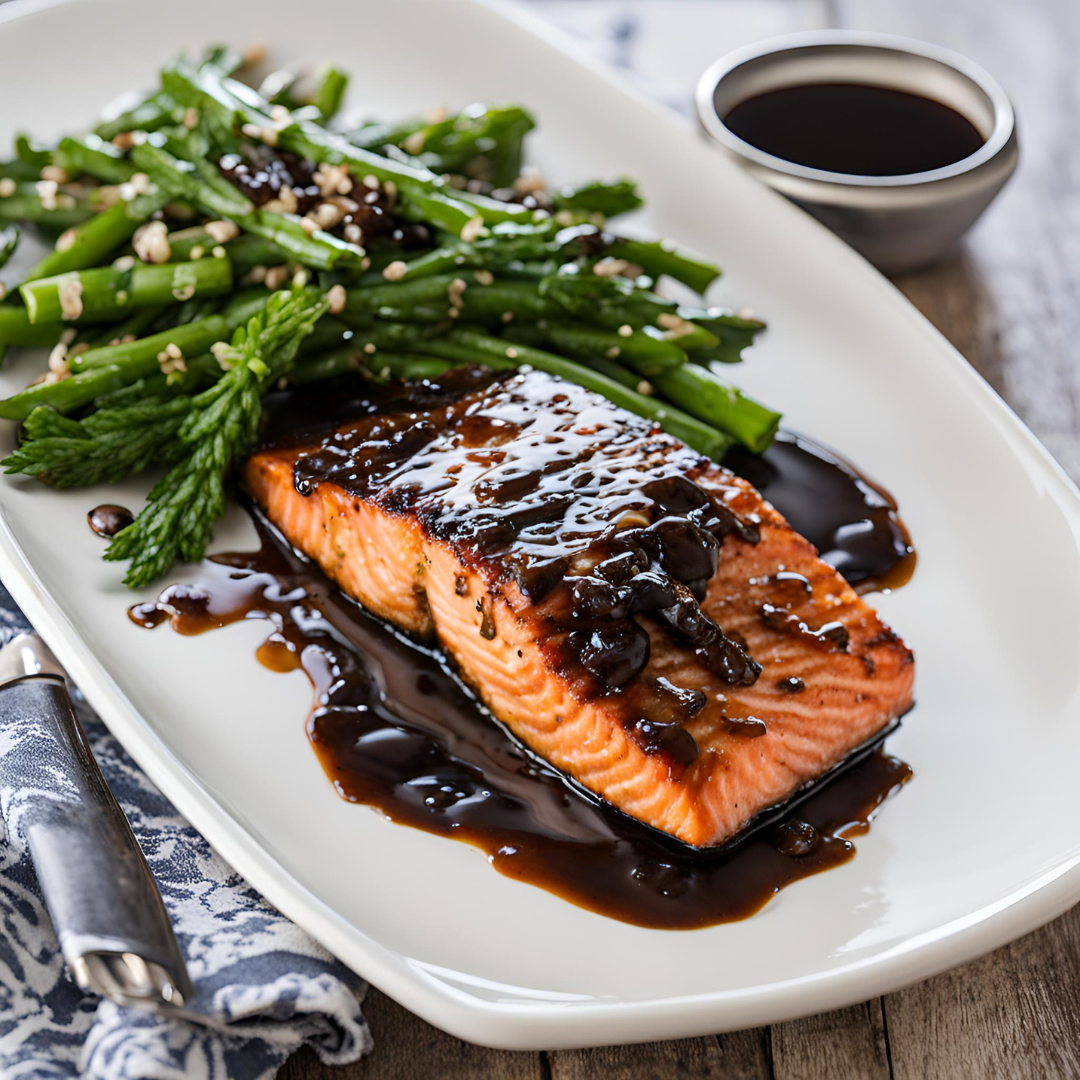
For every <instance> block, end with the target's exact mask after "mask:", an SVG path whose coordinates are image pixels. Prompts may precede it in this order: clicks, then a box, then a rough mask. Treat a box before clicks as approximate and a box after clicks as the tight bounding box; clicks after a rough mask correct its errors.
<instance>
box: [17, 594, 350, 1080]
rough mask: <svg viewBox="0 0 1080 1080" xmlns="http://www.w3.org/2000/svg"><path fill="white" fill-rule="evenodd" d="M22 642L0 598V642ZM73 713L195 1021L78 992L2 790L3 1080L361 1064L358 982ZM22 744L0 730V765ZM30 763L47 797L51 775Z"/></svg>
mask: <svg viewBox="0 0 1080 1080" xmlns="http://www.w3.org/2000/svg"><path fill="white" fill-rule="evenodd" d="M27 629H29V627H28V625H27V623H26V621H25V619H24V617H23V615H22V612H20V611H19V609H18V608H17V607H16V606H15V603H14V602H13V601H12V599H11V597H10V596H9V595H8V594H7V592H6V590H4V589H3V587H2V586H0V643H3V642H6V641H7V640H9V639H10V638H11V637H12V636H13V635H14V634H16V633H19V632H21V631H23V630H27ZM76 707H77V708H78V710H79V716H80V720H81V722H82V725H83V730H84V731H85V733H86V737H87V739H88V740H89V742H90V745H91V747H92V748H93V751H94V755H95V757H96V758H97V760H98V764H99V765H100V766H101V771H102V772H103V773H104V774H105V779H106V780H107V781H108V783H109V786H110V787H111V788H112V790H113V793H114V794H115V795H116V797H117V799H119V801H120V805H121V806H122V807H123V808H124V812H125V813H126V814H127V817H128V820H129V821H130V822H131V827H132V828H133V829H134V831H135V835H136V836H137V837H138V839H139V843H140V845H141V846H142V849H143V852H144V853H145V855H146V858H147V860H148V862H149V863H150V869H151V870H152V871H153V873H154V877H155V878H156V879H157V882H158V886H159V888H160V889H161V894H162V897H163V898H164V900H165V906H166V907H167V908H168V910H169V915H170V916H171V917H172V922H173V928H174V929H175V931H176V937H177V940H178V941H179V943H180V948H181V951H182V952H183V953H184V955H185V956H186V958H187V962H188V970H189V972H190V974H191V977H192V980H193V982H194V984H195V989H196V996H195V998H194V1000H192V1001H191V1002H189V1003H188V1005H189V1006H190V1010H191V1011H192V1012H193V1013H198V1014H200V1016H201V1017H203V1018H205V1019H203V1020H202V1021H201V1022H196V1021H188V1020H177V1019H164V1018H162V1017H159V1016H157V1015H156V1014H153V1013H145V1012H138V1011H135V1010H132V1009H124V1008H120V1007H119V1006H116V1005H113V1004H112V1003H111V1002H107V1001H102V1000H101V999H99V998H96V997H92V996H87V995H84V994H83V993H82V992H81V991H80V990H79V989H78V987H77V986H76V985H75V983H74V982H73V981H72V980H71V977H70V976H69V975H68V973H67V970H66V969H65V967H64V962H63V959H62V958H61V956H60V949H59V946H58V945H57V941H56V936H55V934H54V933H53V929H52V925H51V924H50V922H49V917H48V915H47V913H46V911H45V906H44V904H43V903H42V899H41V893H40V892H39V890H38V883H37V878H36V876H35V874H34V867H33V864H32V863H31V861H30V856H29V854H28V853H27V850H26V845H25V843H24V841H23V837H22V836H21V835H20V828H19V817H20V814H19V810H20V790H22V788H19V789H10V788H0V1076H2V1077H4V1078H5V1080H67V1078H70V1077H88V1078H93V1080H180V1078H187V1077H192V1076H197V1077H200V1078H202V1080H262V1078H269V1077H272V1076H273V1075H274V1073H275V1072H276V1071H277V1069H278V1068H279V1067H280V1066H281V1065H282V1063H283V1062H284V1061H285V1059H286V1058H287V1057H288V1056H289V1055H290V1054H291V1053H292V1052H293V1051H294V1050H298V1049H299V1048H300V1047H301V1046H303V1045H305V1044H306V1045H308V1046H311V1047H312V1048H313V1049H314V1050H315V1052H316V1053H317V1054H318V1055H319V1057H320V1058H322V1060H323V1061H324V1062H327V1063H328V1064H336V1063H342V1064H343V1063H346V1062H350V1061H355V1060H357V1059H358V1058H360V1057H361V1056H362V1055H363V1054H365V1053H367V1051H368V1050H369V1049H370V1048H371V1035H370V1033H369V1032H368V1028H367V1025H366V1023H365V1022H364V1017H363V1014H362V1013H361V1011H360V1002H361V1000H362V998H363V995H364V991H365V990H366V985H365V984H364V982H363V981H362V980H361V979H360V978H359V977H357V976H356V975H354V974H353V973H352V972H350V971H348V970H347V969H346V968H345V967H344V966H343V965H341V964H340V963H338V962H337V961H336V960H334V959H333V957H331V956H330V955H329V953H327V952H326V951H325V950H324V949H323V948H322V947H321V946H320V945H318V944H317V943H316V942H315V941H313V940H312V939H311V938H310V937H309V936H308V935H307V934H305V933H304V932H303V931H302V930H300V929H299V928H298V927H297V926H295V925H293V924H292V923H291V922H289V920H288V919H286V918H285V917H284V916H283V915H281V914H280V913H279V912H277V911H275V910H274V909H273V908H272V907H271V906H270V905H269V904H268V903H267V902H266V901H265V900H264V899H263V898H262V897H261V896H260V895H259V894H258V893H257V892H255V890H254V889H252V888H251V887H250V886H249V885H248V884H247V883H246V882H245V881H244V880H243V879H242V878H240V877H239V876H238V875H237V874H236V873H235V872H234V871H233V870H232V869H231V868H230V867H229V866H227V865H226V864H225V863H224V862H223V861H222V860H221V859H220V858H219V857H218V856H217V855H216V854H214V852H213V851H211V849H210V846H209V845H208V844H207V842H206V841H205V840H204V839H203V838H202V837H201V836H200V835H199V834H198V833H197V832H196V831H195V830H194V829H193V828H192V827H191V826H190V825H189V824H188V823H187V822H186V821H185V820H184V819H183V818H182V817H181V816H180V815H179V814H178V813H177V812H176V810H175V809H174V808H173V806H172V805H171V804H170V803H169V802H168V801H167V800H166V799H165V798H164V796H162V795H161V793H160V792H159V791H157V789H156V788H155V787H154V786H153V785H152V784H151V783H150V781H149V780H148V779H147V778H146V776H145V775H144V774H143V773H142V772H141V770H140V769H139V768H138V766H136V765H135V763H134V762H133V761H132V760H131V759H130V758H129V757H128V756H127V754H125V753H124V751H123V749H122V748H121V747H120V745H119V744H118V743H117V742H116V740H115V739H114V738H113V737H112V736H111V735H110V734H109V733H108V732H107V731H106V729H105V727H104V726H103V725H102V724H101V722H100V721H99V720H98V719H97V717H96V716H94V715H93V713H92V712H91V711H90V710H89V709H88V708H86V707H85V704H84V703H83V702H81V701H77V702H76ZM33 738H34V736H33V732H32V730H28V731H19V732H13V731H4V730H0V755H5V754H8V753H13V752H16V750H17V751H18V752H19V753H20V754H21V755H22V756H24V757H25V756H26V755H27V749H28V747H27V741H28V740H30V741H31V742H32V740H33ZM29 749H30V750H31V751H32V750H33V746H32V745H31V746H30V748H29ZM38 757H39V759H40V760H39V762H38V764H37V767H38V768H40V770H41V775H42V783H43V784H48V783H49V781H48V778H47V772H48V768H49V762H48V760H47V758H46V756H45V755H44V754H40V755H38ZM26 780H27V786H31V785H33V778H32V777H27V778H26Z"/></svg>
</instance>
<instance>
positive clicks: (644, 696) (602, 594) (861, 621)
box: [244, 368, 914, 847]
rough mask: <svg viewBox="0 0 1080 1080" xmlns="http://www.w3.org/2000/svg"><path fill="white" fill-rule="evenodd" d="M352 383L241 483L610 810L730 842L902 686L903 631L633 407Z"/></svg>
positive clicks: (486, 379) (513, 379)
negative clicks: (434, 648) (437, 648)
mask: <svg viewBox="0 0 1080 1080" xmlns="http://www.w3.org/2000/svg"><path fill="white" fill-rule="evenodd" d="M356 385H357V386H362V389H361V390H359V391H358V392H357V393H356V394H355V395H354V396H350V395H349V394H348V393H347V392H346V391H344V390H341V391H340V392H341V394H343V395H344V396H345V397H346V398H348V399H349V400H348V407H347V408H343V410H339V412H338V414H337V415H338V419H336V420H334V421H332V422H328V421H327V420H326V415H327V411H328V410H330V409H331V408H333V403H332V402H327V401H326V399H325V397H324V399H323V402H322V405H323V410H322V421H321V424H322V426H321V428H319V426H318V422H317V417H318V415H319V411H318V408H317V407H316V409H315V412H314V414H313V416H311V417H308V418H307V419H306V420H305V419H302V418H297V417H295V416H294V417H293V418H292V420H291V426H290V423H286V424H285V425H284V427H283V426H282V423H281V421H280V420H279V421H278V424H277V427H278V430H277V432H276V433H274V434H272V435H271V437H270V440H269V442H268V443H267V444H265V445H264V446H263V447H262V448H261V449H260V450H259V451H257V452H256V453H255V454H254V455H253V456H252V457H251V458H250V459H249V461H248V462H247V465H246V467H245V471H244V484H245V486H246V488H247V490H248V491H249V493H250V494H251V495H252V496H253V498H254V499H255V500H256V501H257V502H258V503H259V504H260V505H261V506H262V507H263V508H264V510H265V512H266V514H267V516H268V517H269V519H270V520H271V521H272V522H273V523H274V524H275V525H276V527H277V528H278V529H279V530H280V531H281V533H282V534H283V535H284V537H285V538H286V539H287V540H288V541H289V542H290V543H291V544H292V545H293V546H294V547H295V548H297V549H298V550H299V551H301V552H302V553H304V554H306V555H307V556H308V557H309V558H311V559H312V560H314V561H315V562H316V563H317V564H318V565H319V566H320V567H321V568H322V569H323V571H324V572H325V573H326V574H327V575H328V576H329V577H330V578H331V579H333V580H334V581H335V582H336V583H337V584H338V585H339V586H340V587H341V588H342V589H343V590H344V591H345V592H346V593H347V594H348V595H350V596H352V597H353V598H354V599H356V600H358V601H359V602H360V603H362V604H363V605H364V606H365V607H367V608H368V609H369V610H371V611H372V612H374V613H375V614H377V615H379V616H381V617H383V618H386V619H388V620H390V621H391V622H393V623H395V624H396V625H398V626H399V627H401V628H403V629H405V630H407V631H409V632H410V633H412V634H414V635H416V636H418V637H421V638H424V639H429V640H430V639H437V641H438V642H439V644H440V645H441V646H442V647H443V648H444V649H445V650H446V652H447V653H448V654H449V655H450V656H451V657H452V658H453V660H454V661H455V662H456V664H457V666H458V668H459V670H460V673H461V675H462V676H463V678H464V679H465V680H466V681H467V682H468V683H469V684H470V685H471V686H472V687H473V688H474V689H475V690H476V692H477V693H478V695H479V696H480V697H481V698H482V700H483V701H484V703H485V704H486V705H487V706H488V707H489V708H490V709H491V711H492V713H493V714H494V715H495V716H496V717H498V718H499V719H500V720H502V721H503V722H504V723H505V724H506V725H507V726H508V727H509V728H510V729H511V730H512V731H513V732H514V733H515V735H517V736H518V737H519V738H520V739H521V740H522V741H523V742H524V743H526V744H527V745H528V746H529V747H531V748H532V749H533V750H534V751H536V752H537V753H538V754H540V755H542V756H543V757H544V758H546V759H547V760H548V761H550V762H552V763H553V764H554V765H556V766H557V767H558V768H560V769H562V770H563V771H564V772H566V773H568V774H569V775H570V776H572V777H573V778H574V779H575V780H577V781H578V782H579V783H580V784H582V785H584V786H585V787H586V788H588V789H590V790H591V791H593V792H595V793H596V794H597V795H599V796H600V797H602V798H604V799H606V800H608V801H609V802H610V803H612V804H613V805H615V806H616V807H618V808H619V809H620V810H622V811H623V812H625V813H626V814H629V815H631V816H633V817H635V818H637V819H639V820H640V821H642V822H645V823H646V824H648V825H650V826H652V827H654V828H656V829H660V830H662V831H663V832H665V833H668V834H670V835H671V836H674V837H677V838H678V839H679V840H681V841H683V842H685V843H687V844H690V845H694V846H698V847H705V846H713V845H720V844H725V843H729V842H731V841H732V840H733V839H735V838H737V837H739V836H740V834H741V833H742V831H743V830H745V829H746V828H747V827H748V826H749V825H751V824H752V823H753V822H755V821H758V820H761V819H762V818H763V817H765V816H767V815H768V814H769V812H770V811H771V810H772V809H773V808H775V807H777V806H779V805H781V804H783V803H785V802H786V801H788V800H790V799H791V798H793V797H795V796H797V795H798V794H799V793H800V792H802V791H804V790H805V789H806V788H807V787H808V786H809V785H810V784H812V783H813V782H814V781H815V780H816V779H818V778H819V777H822V776H824V775H825V774H827V773H829V772H830V771H831V770H833V769H835V768H836V767H837V766H838V764H839V763H841V762H843V761H844V760H845V759H846V758H847V757H848V756H849V755H851V754H852V753H853V752H855V751H856V750H857V749H858V748H860V747H862V746H865V745H866V744H868V743H869V742H871V741H872V740H874V739H875V738H876V737H880V735H881V734H882V733H883V732H884V731H886V730H887V729H888V728H889V726H890V725H891V724H893V723H894V722H895V721H896V719H897V718H898V717H899V716H901V715H902V714H903V713H904V712H906V711H907V710H908V709H909V708H910V707H911V703H912V683H913V678H914V661H913V657H912V654H911V652H910V651H909V650H908V649H907V647H906V646H905V645H904V644H903V642H902V641H901V640H900V639H899V638H898V637H897V636H896V635H895V634H894V633H893V632H892V631H891V630H890V629H889V628H888V627H887V626H885V624H884V623H883V622H882V621H881V620H880V619H879V618H878V616H877V615H876V614H875V612H874V611H873V610H872V609H871V608H870V607H868V606H867V604H866V603H865V602H864V601H863V600H862V599H860V597H859V596H857V595H856V593H855V592H854V590H853V589H852V588H851V587H850V586H849V585H848V584H847V583H846V582H845V581H844V579H843V578H842V577H841V576H840V575H839V574H837V573H836V571H835V570H833V569H832V567H830V566H828V565H827V564H826V563H824V562H822V561H821V560H820V559H819V558H818V556H817V552H816V551H815V549H814V548H813V546H812V545H811V544H810V543H809V542H808V541H807V540H805V539H804V538H803V537H801V536H799V535H798V534H797V533H795V532H794V531H793V530H792V529H791V527H790V526H789V525H788V524H787V522H786V521H785V520H784V518H783V517H782V516H781V515H780V514H778V513H777V512H776V510H774V509H773V508H772V507H771V506H770V505H769V504H768V503H767V502H765V501H764V499H762V497H761V495H760V494H759V493H758V492H757V491H756V490H755V489H754V488H753V487H751V486H750V485H749V484H748V483H746V482H745V481H743V480H741V479H739V478H738V477H736V476H735V475H734V474H732V473H731V472H729V471H728V470H726V469H724V468H722V467H721V466H719V465H717V464H716V463H714V462H712V461H710V460H708V459H705V458H702V457H701V456H700V455H699V454H697V453H695V452H694V451H692V450H689V449H688V448H686V447H685V446H683V445H682V444H681V443H679V442H678V441H676V440H675V439H673V438H671V437H670V436H668V435H666V434H664V433H663V432H662V431H661V430H660V429H659V428H658V427H657V426H655V425H654V424H652V423H651V422H649V421H647V420H643V419H641V418H639V417H636V416H632V415H630V414H629V413H626V412H624V411H622V410H621V409H618V408H616V407H615V406H613V405H612V404H610V403H609V402H608V401H606V400H605V399H603V398H601V397H599V396H597V395H595V394H593V393H591V392H589V391H587V390H584V389H582V388H581V387H578V386H575V385H572V384H569V383H565V382H563V381H561V380H559V379H557V378H554V377H552V376H549V375H546V374H543V373H540V372H535V371H529V370H523V371H519V372H512V373H509V374H507V373H502V374H499V375H495V374H493V373H491V372H489V371H486V370H484V369H478V368H466V369H460V370H458V371H454V372H449V373H447V375H445V376H443V377H441V378H440V379H439V380H438V381H437V382H434V383H432V382H428V383H424V384H413V385H401V384H398V385H394V386H389V387H380V388H373V387H371V386H370V385H369V384H361V383H359V381H358V383H357V384H356ZM339 404H340V403H339ZM342 411H343V412H344V413H346V414H348V415H349V416H350V418H349V419H348V420H345V421H344V422H342V420H341V419H340V416H341V414H342Z"/></svg>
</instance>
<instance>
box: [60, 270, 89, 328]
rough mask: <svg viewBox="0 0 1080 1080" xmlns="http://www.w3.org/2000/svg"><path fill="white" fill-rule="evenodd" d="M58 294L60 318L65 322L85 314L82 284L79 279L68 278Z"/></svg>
mask: <svg viewBox="0 0 1080 1080" xmlns="http://www.w3.org/2000/svg"><path fill="white" fill-rule="evenodd" d="M58 292H59V295H60V317H61V318H62V319H64V320H69V319H77V318H78V317H79V316H80V315H81V314H82V312H83V302H82V282H81V281H80V280H79V279H78V278H77V277H70V278H67V279H66V280H65V281H64V282H63V283H62V284H61V285H60V288H59V290H58Z"/></svg>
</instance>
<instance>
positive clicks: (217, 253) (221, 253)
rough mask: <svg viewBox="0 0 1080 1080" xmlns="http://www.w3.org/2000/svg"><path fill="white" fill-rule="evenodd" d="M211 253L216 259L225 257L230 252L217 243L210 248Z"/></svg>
mask: <svg viewBox="0 0 1080 1080" xmlns="http://www.w3.org/2000/svg"><path fill="white" fill-rule="evenodd" d="M210 254H211V255H213V256H214V258H215V259H224V258H225V256H226V255H228V252H227V251H226V250H225V249H224V248H223V247H222V246H221V245H220V244H215V245H214V246H213V247H212V248H211V249H210Z"/></svg>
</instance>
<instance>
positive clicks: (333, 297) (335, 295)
mask: <svg viewBox="0 0 1080 1080" xmlns="http://www.w3.org/2000/svg"><path fill="white" fill-rule="evenodd" d="M326 299H327V300H328V301H329V303H330V314H331V315H340V314H341V313H342V312H343V311H344V310H345V301H346V300H347V299H348V297H347V295H346V293H345V286H344V285H334V286H332V287H331V289H330V291H329V292H328V293H327V294H326Z"/></svg>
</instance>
